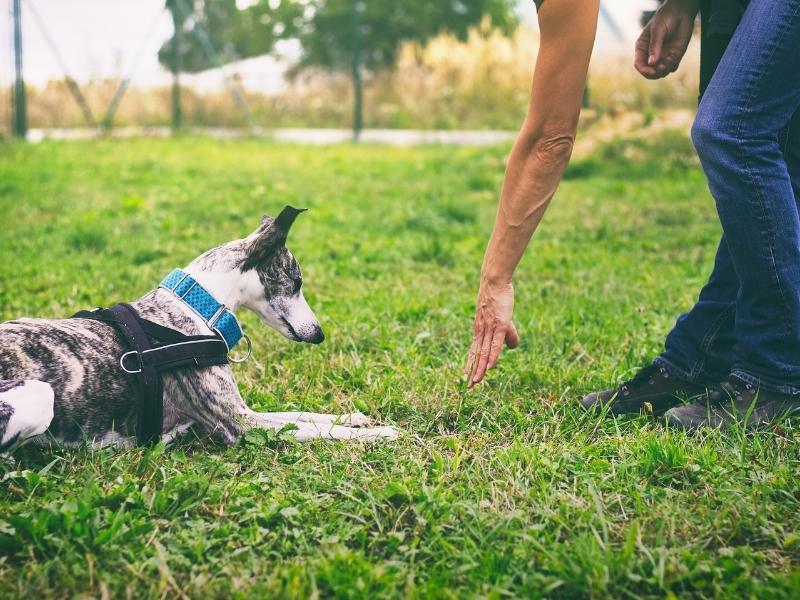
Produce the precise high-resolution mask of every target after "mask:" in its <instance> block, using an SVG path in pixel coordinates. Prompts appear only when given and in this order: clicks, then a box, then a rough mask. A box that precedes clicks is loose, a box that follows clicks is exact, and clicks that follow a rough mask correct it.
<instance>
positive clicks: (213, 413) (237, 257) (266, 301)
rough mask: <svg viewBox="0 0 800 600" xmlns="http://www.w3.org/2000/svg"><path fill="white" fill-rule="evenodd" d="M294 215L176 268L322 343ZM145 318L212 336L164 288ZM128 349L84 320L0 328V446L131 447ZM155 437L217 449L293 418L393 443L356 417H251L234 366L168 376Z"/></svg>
mask: <svg viewBox="0 0 800 600" xmlns="http://www.w3.org/2000/svg"><path fill="white" fill-rule="evenodd" d="M299 212H301V211H299V210H297V209H294V208H291V207H288V206H287V207H286V208H284V210H283V211H282V213H281V215H280V216H279V217H278V218H277V219H272V218H270V217H266V216H265V217H264V218H263V220H262V223H261V226H260V227H259V228H258V229H257V230H256V231H255V232H253V233H252V234H251V235H249V236H248V237H246V238H244V239H241V240H236V241H233V242H228V243H227V244H223V245H222V246H219V247H217V248H214V249H212V250H209V251H208V252H206V253H204V254H202V255H201V256H199V257H198V258H196V259H195V260H193V261H192V262H191V263H189V265H188V266H187V267H185V269H184V271H186V272H187V273H188V274H189V275H191V276H192V277H193V278H194V279H196V280H197V281H198V283H200V285H202V286H203V287H204V288H205V289H206V290H208V291H209V292H210V293H211V294H212V295H213V296H214V297H215V298H216V299H217V300H218V301H219V302H222V303H224V304H225V305H226V306H227V307H228V308H230V309H231V310H233V311H236V310H237V309H238V308H240V307H242V308H246V309H249V310H251V311H253V312H254V313H256V314H257V315H258V316H259V317H260V319H261V321H262V322H263V323H264V324H265V325H268V326H270V327H272V328H274V329H276V330H278V331H279V332H280V333H281V334H283V335H284V336H285V337H287V338H289V339H290V340H293V341H296V342H308V343H312V344H319V343H320V342H322V341H323V339H324V336H323V333H322V329H321V327H320V324H319V321H318V320H317V318H316V316H315V315H314V313H313V312H312V311H311V308H310V307H309V306H308V303H307V302H306V300H305V298H304V297H303V292H302V283H303V279H302V276H301V274H300V267H299V266H298V264H297V261H296V260H295V258H294V256H292V254H291V252H289V250H288V249H287V248H286V245H285V243H286V236H287V234H288V230H289V228H290V227H291V225H292V223H293V222H294V218H295V217H296V216H297V214H298V213H299ZM131 304H132V306H133V307H134V308H135V309H136V310H137V311H138V312H139V314H140V315H141V316H142V317H144V318H145V319H149V320H151V321H154V322H156V323H159V324H161V325H164V326H167V327H170V328H172V329H177V330H179V331H181V332H183V333H185V334H187V335H200V334H206V335H208V334H209V333H210V331H209V328H208V326H207V325H206V323H205V322H204V321H203V319H202V318H201V317H200V316H199V315H197V314H196V313H195V312H194V311H193V310H192V309H190V308H189V307H188V306H187V305H186V304H185V303H183V302H182V301H181V300H179V299H178V298H177V297H176V296H175V295H174V294H173V293H172V292H170V291H168V290H165V289H162V288H157V289H155V290H153V291H151V292H148V293H147V294H145V295H144V296H143V297H141V298H140V299H138V300H136V301H135V302H132V303H131ZM128 349H129V348H127V347H126V345H125V340H124V339H123V338H122V336H121V335H120V334H119V333H118V332H117V331H116V329H114V328H113V327H111V326H109V325H107V324H105V323H101V322H98V321H94V320H90V319H61V320H43V319H19V320H17V321H8V322H6V323H3V324H0V451H4V450H7V449H8V448H9V447H11V446H12V445H13V444H15V442H19V441H22V440H25V439H34V440H37V441H46V440H49V439H55V440H57V441H59V442H61V443H64V444H79V443H82V442H85V441H88V442H92V443H98V444H122V445H132V444H135V443H136V426H137V421H138V415H139V412H140V409H141V400H140V398H139V396H138V393H137V387H136V382H135V380H134V379H133V377H131V376H130V375H129V374H126V373H125V372H124V371H123V370H122V369H121V367H120V356H121V355H122V354H123V353H124V352H126V351H127V350H128ZM163 401H164V427H163V435H162V439H163V440H164V441H165V442H171V441H172V440H173V439H174V438H175V437H176V436H177V435H178V434H179V433H181V432H182V431H185V430H186V429H188V428H189V427H192V426H195V427H196V428H197V429H198V430H199V431H200V433H201V434H207V435H210V436H213V437H214V438H217V439H219V440H221V441H222V442H224V443H228V444H232V443H234V442H235V441H236V440H237V439H238V437H239V436H240V435H242V433H244V432H245V431H247V430H248V429H250V428H262V429H281V428H283V427H284V426H285V425H287V424H289V423H292V424H295V425H296V426H297V428H296V429H295V430H293V432H292V433H293V435H294V436H295V437H296V438H297V439H298V440H301V441H305V440H309V439H312V438H329V439H372V438H383V437H388V438H394V437H396V436H397V430H396V429H394V428H392V427H376V428H369V427H366V426H367V425H369V423H370V420H369V418H368V417H367V416H365V415H363V414H361V413H358V412H356V413H352V414H348V415H340V416H337V415H328V414H315V413H302V412H288V413H257V412H255V411H253V410H251V409H250V408H249V407H248V406H247V404H245V402H244V400H243V399H242V397H241V395H240V394H239V390H238V388H237V386H236V381H235V380H234V376H233V370H232V369H231V366H230V365H222V366H214V367H208V368H202V369H198V368H182V369H178V370H174V371H169V372H166V373H165V374H164V396H163Z"/></svg>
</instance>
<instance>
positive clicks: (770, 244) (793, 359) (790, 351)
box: [656, 0, 800, 394]
mask: <svg viewBox="0 0 800 600" xmlns="http://www.w3.org/2000/svg"><path fill="white" fill-rule="evenodd" d="M799 108H800V0H751V2H750V4H749V6H748V7H747V10H746V11H745V13H744V16H743V17H742V21H741V23H740V24H739V26H738V28H737V30H736V33H735V34H734V35H733V38H732V39H731V42H730V44H729V45H728V48H727V50H726V51H725V54H724V55H723V57H722V60H721V61H720V63H719V66H718V67H717V70H716V72H715V73H714V75H713V77H712V78H711V81H710V83H709V85H708V88H707V89H706V91H705V93H704V94H703V98H702V100H701V101H700V107H699V109H698V112H697V117H696V118H695V122H694V126H693V127H692V140H693V141H694V145H695V148H696V149H697V153H698V155H699V156H700V162H701V164H702V165H703V170H704V171H705V173H706V177H707V178H708V184H709V188H710V190H711V194H712V195H713V196H714V199H715V201H716V205H717V212H718V213H719V218H720V221H721V223H722V230H723V236H722V241H721V242H720V245H719V248H718V250H717V256H716V260H715V263H714V269H713V272H712V273H711V278H710V279H709V281H708V283H707V284H706V286H705V287H704V288H703V290H702V291H701V293H700V298H699V299H698V301H697V303H696V304H695V306H694V307H693V308H692V309H691V311H689V312H688V313H686V314H684V315H683V316H681V317H680V318H679V319H678V322H677V324H676V325H675V328H674V329H673V330H672V331H671V332H670V334H669V336H667V340H666V344H665V351H664V353H663V354H662V355H661V356H660V357H659V358H658V359H656V362H658V363H659V364H660V365H661V366H663V367H665V368H667V369H668V370H670V371H672V372H673V373H675V374H676V375H678V376H680V377H683V378H685V379H687V380H690V381H695V382H700V383H718V382H719V381H721V380H722V379H724V378H725V377H726V376H727V375H728V374H734V375H736V376H738V377H740V378H741V379H744V380H745V381H747V382H749V383H752V384H754V385H757V386H760V387H762V388H764V389H767V390H771V391H775V392H781V393H786V394H798V393H800V110H799Z"/></svg>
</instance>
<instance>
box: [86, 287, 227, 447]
mask: <svg viewBox="0 0 800 600" xmlns="http://www.w3.org/2000/svg"><path fill="white" fill-rule="evenodd" d="M72 318H73V319H92V320H93V321H100V322H102V323H106V324H108V325H111V326H112V327H114V328H115V329H116V330H117V331H119V332H120V334H122V336H123V337H124V338H125V341H126V343H127V345H128V348H129V350H128V352H125V354H123V355H122V356H121V357H120V359H119V366H120V367H121V368H122V370H123V371H125V373H128V374H130V375H132V376H134V377H135V378H136V383H137V387H138V388H139V398H140V400H141V411H140V412H139V420H138V425H137V428H136V439H137V441H138V442H139V443H140V444H151V443H154V442H157V441H159V440H160V439H161V434H162V432H163V428H164V380H163V377H162V374H163V373H164V372H165V371H170V370H172V369H178V368H181V367H196V368H204V367H211V366H214V365H224V364H228V362H229V361H228V345H227V344H226V343H225V341H224V340H223V339H222V337H220V336H218V335H185V334H183V333H181V332H180V331H176V330H174V329H170V328H169V327H164V326H163V325H159V324H158V323H153V322H152V321H148V320H147V319H144V318H142V317H140V316H139V313H137V312H136V310H135V309H134V308H133V307H132V306H131V305H130V304H124V303H121V304H116V305H114V306H112V307H111V308H106V309H96V310H92V311H88V310H84V311H81V312H79V313H76V314H74V315H73V316H72Z"/></svg>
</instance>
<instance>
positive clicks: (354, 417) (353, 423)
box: [341, 412, 372, 427]
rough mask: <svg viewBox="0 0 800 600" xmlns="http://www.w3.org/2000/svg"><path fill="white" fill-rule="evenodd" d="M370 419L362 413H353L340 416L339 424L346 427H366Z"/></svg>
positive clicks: (370, 421)
mask: <svg viewBox="0 0 800 600" xmlns="http://www.w3.org/2000/svg"><path fill="white" fill-rule="evenodd" d="M371 423H372V418H371V417H369V416H367V415H365V414H364V413H362V412H354V413H349V414H346V415H342V416H341V424H342V425H346V426H348V427H367V426H368V425H369V424H371Z"/></svg>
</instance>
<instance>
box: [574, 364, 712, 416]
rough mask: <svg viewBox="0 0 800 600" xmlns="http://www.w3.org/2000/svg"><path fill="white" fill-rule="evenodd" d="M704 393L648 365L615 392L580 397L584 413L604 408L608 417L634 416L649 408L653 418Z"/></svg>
mask: <svg viewBox="0 0 800 600" xmlns="http://www.w3.org/2000/svg"><path fill="white" fill-rule="evenodd" d="M705 393H706V388H705V386H703V385H700V384H696V383H690V382H688V381H684V380H682V379H678V378H677V377H675V376H673V375H672V374H670V372H669V371H667V370H666V369H665V368H664V367H661V366H659V365H657V364H656V363H652V364H650V365H648V366H646V367H645V368H644V369H642V370H641V371H639V372H638V373H637V374H636V375H635V376H634V377H633V379H631V380H629V381H626V382H625V383H623V384H622V385H621V386H619V387H618V388H617V389H615V390H605V391H603V392H592V393H591V394H588V395H587V396H584V398H583V400H581V405H582V406H583V408H585V409H586V410H590V409H591V410H598V409H600V408H603V407H605V406H607V407H608V414H609V415H613V416H617V415H625V414H632V413H633V414H635V413H639V412H641V411H642V410H645V411H647V412H651V410H650V409H652V413H653V414H654V415H662V414H664V413H665V412H667V411H668V410H669V409H670V408H673V407H674V406H678V405H680V404H682V402H681V400H682V399H684V400H686V399H690V398H693V397H695V396H699V395H701V394H705ZM647 405H649V407H648V406H647Z"/></svg>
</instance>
